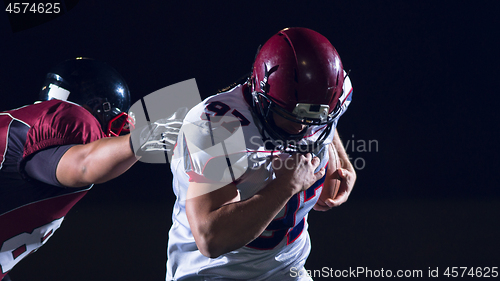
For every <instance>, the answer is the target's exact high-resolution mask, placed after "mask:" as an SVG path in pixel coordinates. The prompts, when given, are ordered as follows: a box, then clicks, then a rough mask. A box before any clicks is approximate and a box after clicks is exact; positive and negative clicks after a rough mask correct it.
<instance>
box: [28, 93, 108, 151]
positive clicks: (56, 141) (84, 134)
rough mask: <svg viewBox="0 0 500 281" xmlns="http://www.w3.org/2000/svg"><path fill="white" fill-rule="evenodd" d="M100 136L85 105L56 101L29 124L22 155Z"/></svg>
mask: <svg viewBox="0 0 500 281" xmlns="http://www.w3.org/2000/svg"><path fill="white" fill-rule="evenodd" d="M104 136H105V135H104V133H103V132H102V130H101V125H100V124H99V122H98V121H97V120H96V119H95V117H94V116H93V115H92V114H90V113H89V112H88V111H87V110H86V109H84V108H83V107H81V106H79V105H75V104H72V103H68V102H61V101H58V102H56V103H54V104H53V105H52V106H49V107H48V108H46V109H45V114H43V115H41V116H40V117H39V118H38V119H37V120H36V121H35V123H33V125H32V126H31V128H30V130H29V131H28V135H27V138H26V143H25V150H24V155H23V158H25V159H26V157H28V156H29V155H31V154H33V153H35V152H37V151H40V150H43V149H45V148H48V147H51V146H59V145H67V144H86V143H89V142H92V141H95V140H98V139H100V138H103V137H104Z"/></svg>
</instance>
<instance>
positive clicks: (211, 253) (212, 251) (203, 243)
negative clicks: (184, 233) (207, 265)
mask: <svg viewBox="0 0 500 281" xmlns="http://www.w3.org/2000/svg"><path fill="white" fill-rule="evenodd" d="M195 241H196V246H197V247H198V250H199V251H200V253H201V254H202V255H204V256H205V257H207V258H211V259H215V258H218V257H219V256H221V255H223V254H225V253H227V252H229V251H228V250H226V248H225V246H224V245H223V244H222V243H221V242H220V241H218V239H216V237H215V235H210V234H205V235H196V236H195Z"/></svg>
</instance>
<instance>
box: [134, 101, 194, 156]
mask: <svg viewBox="0 0 500 281" xmlns="http://www.w3.org/2000/svg"><path fill="white" fill-rule="evenodd" d="M187 112H188V109H187V108H185V107H183V108H180V109H178V110H177V111H176V112H175V113H174V114H172V115H171V116H170V117H168V118H163V119H159V120H156V121H155V122H153V123H151V124H149V125H148V126H146V127H144V128H143V129H142V130H141V133H140V138H139V139H140V147H139V149H137V150H136V151H135V153H136V155H137V156H144V155H147V154H148V153H149V154H151V153H164V152H168V153H169V154H171V153H172V151H173V149H174V147H175V143H176V142H177V136H178V135H179V131H180V128H181V126H182V122H183V119H184V117H185V116H186V114H187ZM132 133H134V132H132Z"/></svg>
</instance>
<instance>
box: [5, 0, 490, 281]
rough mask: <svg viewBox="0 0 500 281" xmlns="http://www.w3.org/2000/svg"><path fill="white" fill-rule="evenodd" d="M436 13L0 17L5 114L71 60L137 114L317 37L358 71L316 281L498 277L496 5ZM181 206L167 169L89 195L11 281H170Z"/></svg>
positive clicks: (157, 10) (463, 5)
mask: <svg viewBox="0 0 500 281" xmlns="http://www.w3.org/2000/svg"><path fill="white" fill-rule="evenodd" d="M73 2H75V1H73ZM233 2H234V1H233ZM437 2H438V1H406V2H403V1H369V2H361V1H348V2H347V1H342V2H341V1H326V0H321V1H309V2H305V1H266V2H265V1H247V2H241V3H238V4H235V3H232V2H211V1H203V2H202V1H193V2H189V1H184V2H182V3H181V1H142V2H140V1H117V0H111V1H96V0H88V1H81V2H79V3H78V4H77V5H76V6H75V7H74V8H73V9H71V10H69V11H67V12H66V14H64V15H61V16H60V17H58V18H56V19H54V20H51V21H48V22H46V23H43V24H40V25H38V26H35V27H31V28H28V29H25V30H22V31H18V32H14V31H13V25H11V23H9V19H8V17H7V13H6V12H4V11H1V12H0V15H1V16H0V38H1V39H0V97H1V99H0V110H6V109H10V108H14V107H19V106H22V105H25V104H29V103H32V102H33V101H34V100H35V99H36V97H37V94H38V90H39V87H40V85H41V83H42V82H43V79H44V76H45V73H46V72H47V70H48V69H49V68H50V67H51V66H53V65H55V64H57V63H59V62H60V61H62V60H65V59H67V58H72V57H76V56H86V57H92V58H96V59H99V60H103V61H106V62H108V63H109V64H111V65H112V66H114V67H115V68H116V69H117V70H118V71H119V72H120V73H121V74H122V75H123V76H124V77H125V79H126V80H127V83H128V85H129V87H130V90H131V93H132V99H133V101H136V100H138V99H139V98H140V97H142V96H145V95H147V94H149V93H152V92H154V91H156V90H158V89H160V88H163V87H165V86H168V85H171V84H174V83H177V82H180V81H184V80H187V79H190V78H196V82H197V84H198V88H199V90H200V93H201V95H202V97H203V98H204V97H207V96H209V95H211V94H213V93H215V92H216V91H217V90H218V89H221V88H223V87H225V86H227V85H229V84H230V83H232V82H234V81H235V80H237V79H238V78H240V77H241V76H242V75H244V74H246V73H247V72H249V70H250V68H251V64H252V61H253V58H254V55H255V52H256V49H257V47H258V46H259V45H260V44H262V43H264V42H265V41H266V40H267V39H268V38H269V37H270V36H272V35H273V34H274V33H276V32H277V31H278V30H280V29H282V28H285V27H290V26H303V27H308V28H311V29H314V30H316V31H318V32H320V33H322V34H323V35H325V36H326V37H327V38H329V39H330V41H331V42H332V44H333V45H334V46H335V47H336V48H337V50H338V52H339V54H340V56H341V58H342V61H343V64H344V67H345V68H346V69H350V70H351V75H350V76H351V80H352V82H353V86H354V94H353V102H352V104H351V106H350V108H349V110H348V111H347V113H346V114H345V115H344V116H343V117H342V118H341V120H340V122H339V126H338V129H339V131H340V134H341V137H342V138H343V141H344V144H345V145H346V144H347V141H350V146H349V147H348V153H349V155H350V157H352V160H353V161H355V162H354V163H355V164H356V165H357V167H358V168H359V169H358V180H357V182H356V185H355V189H354V191H353V193H352V194H351V197H350V199H349V201H348V202H347V203H346V204H344V205H342V206H341V207H339V208H335V209H334V210H331V211H329V212H326V213H318V212H312V213H311V214H310V217H309V220H310V230H311V239H312V244H313V250H312V253H311V256H310V258H309V260H308V263H307V268H308V269H310V270H319V269H322V267H329V268H333V269H340V270H344V269H349V267H351V268H355V267H368V268H369V269H373V270H380V269H382V268H384V269H385V270H388V269H390V270H393V272H394V273H395V272H396V270H423V273H424V276H426V275H427V274H428V270H429V268H431V269H436V267H439V270H440V274H442V273H443V272H444V270H445V269H446V267H454V266H455V267H460V266H469V267H471V266H480V267H486V266H489V267H493V266H500V257H499V254H498V250H500V248H499V247H498V237H499V235H500V230H499V226H498V221H499V207H498V203H499V198H500V197H499V195H500V192H499V191H498V190H497V188H498V176H497V175H498V171H497V169H498V167H499V161H498V158H497V157H498V148H497V144H498V142H497V139H498V133H497V132H498V125H497V120H498V113H497V111H496V107H497V104H498V99H495V97H496V96H498V94H499V92H498V88H497V83H496V82H497V81H498V78H497V77H498V74H499V71H498V70H499V69H498V62H499V60H498V55H497V50H498V49H499V48H498V47H499V46H498V42H497V37H498V30H499V27H500V24H499V20H498V17H497V14H498V12H499V11H500V10H499V8H500V7H499V6H500V5H499V4H492V2H489V3H486V2H484V3H481V2H480V1H440V2H439V3H437ZM370 141H371V144H372V145H371V146H366V150H370V151H363V147H362V146H361V144H362V143H363V142H364V143H366V144H368V143H369V142H370ZM353 143H354V144H356V145H354V146H353V145H352V144H353ZM375 144H377V146H375ZM353 147H354V148H355V149H354V150H352V148H353ZM358 150H361V151H358ZM173 201H174V195H173V193H172V191H171V176H170V174H169V168H168V165H149V164H144V163H138V164H137V165H135V166H134V167H133V168H132V169H130V170H129V171H128V172H127V173H126V174H124V175H123V176H122V177H120V178H117V179H115V180H112V181H110V182H108V183H106V184H100V185H96V186H95V187H94V188H93V189H92V190H91V191H90V192H89V194H88V195H87V196H86V197H84V199H82V200H81V201H80V202H79V203H78V204H77V205H76V206H75V207H74V208H73V210H72V211H71V212H70V213H69V214H68V216H67V217H66V220H65V222H64V224H63V227H61V229H59V230H58V231H57V232H56V234H55V235H54V237H53V238H52V239H50V241H49V242H48V243H47V244H46V245H45V246H43V247H42V248H41V249H40V250H39V251H38V252H37V253H35V254H33V255H31V256H29V257H28V258H26V259H25V260H23V261H22V262H21V263H20V264H18V265H17V266H16V267H15V268H14V269H13V270H12V272H11V276H12V278H13V279H14V281H22V280H164V274H165V266H164V265H165V260H166V253H165V246H166V240H167V231H168V228H169V227H170V223H171V219H170V215H171V208H172V206H173ZM316 279H320V278H316Z"/></svg>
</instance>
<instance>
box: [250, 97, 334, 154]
mask: <svg viewBox="0 0 500 281" xmlns="http://www.w3.org/2000/svg"><path fill="white" fill-rule="evenodd" d="M252 103H253V108H254V112H255V114H256V115H257V117H258V118H259V120H260V121H261V124H262V129H263V131H265V132H266V133H267V134H268V135H269V137H271V139H273V140H274V141H275V142H277V143H280V144H282V145H278V146H276V147H274V148H273V149H277V150H281V151H284V152H301V153H308V152H313V151H315V150H316V149H317V148H318V147H320V146H321V145H322V144H323V142H324V141H325V140H326V138H327V137H328V136H329V135H330V132H331V129H332V125H333V122H334V120H335V118H336V117H337V116H338V115H339V114H340V103H337V106H336V107H335V110H333V111H332V112H331V113H330V114H328V111H329V106H328V105H315V104H305V103H298V104H297V105H296V106H295V109H294V112H293V113H290V112H288V111H287V110H285V109H284V108H282V107H281V106H279V105H278V104H277V103H276V102H275V101H273V99H272V98H271V97H269V96H268V95H266V94H265V93H262V92H257V91H254V92H253V93H252ZM273 114H277V115H279V116H281V117H282V118H284V119H286V120H289V121H292V122H294V123H298V124H302V125H306V128H304V129H303V130H302V131H301V132H300V133H298V134H290V133H288V132H286V131H285V130H283V129H282V128H280V127H279V126H277V125H276V123H275V122H274V118H273ZM310 126H323V128H320V130H322V132H321V134H320V136H319V137H318V139H317V140H316V141H315V142H313V143H304V144H299V142H301V140H302V139H303V138H304V137H305V135H306V133H307V131H308V128H309V127H310ZM266 144H267V142H266ZM268 148H270V147H268Z"/></svg>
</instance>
